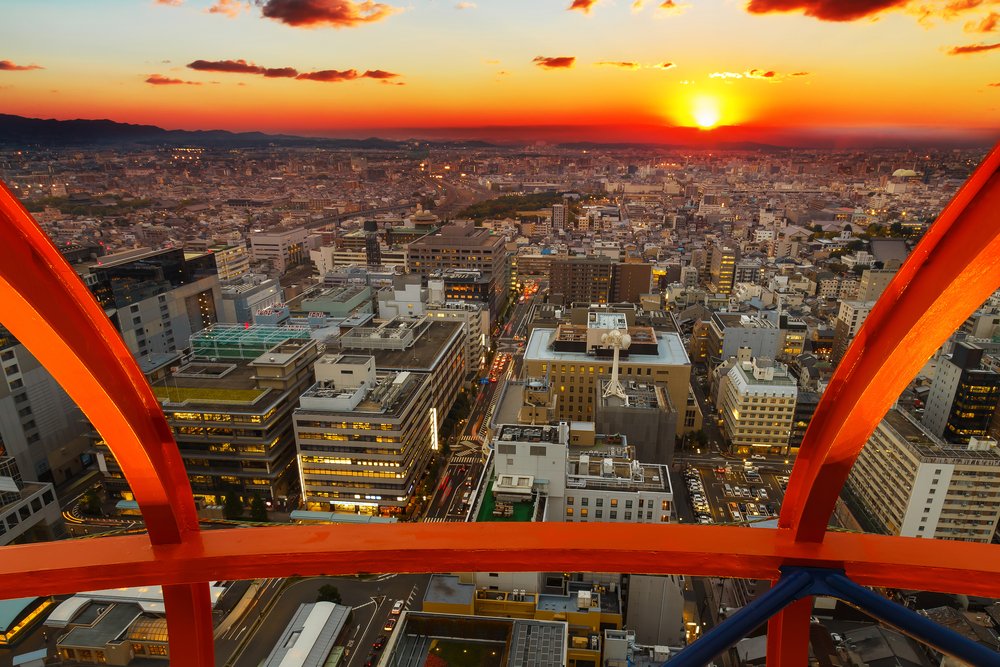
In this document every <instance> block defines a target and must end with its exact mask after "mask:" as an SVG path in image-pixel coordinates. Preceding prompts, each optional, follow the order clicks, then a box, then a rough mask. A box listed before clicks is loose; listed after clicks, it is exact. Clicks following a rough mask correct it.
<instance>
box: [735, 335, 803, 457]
mask: <svg viewBox="0 0 1000 667" xmlns="http://www.w3.org/2000/svg"><path fill="white" fill-rule="evenodd" d="M748 356H749V355H747V354H743V355H741V357H739V358H738V359H737V361H736V363H735V364H733V367H732V368H730V369H729V372H728V373H727V374H726V375H725V376H724V377H723V378H722V381H721V383H720V386H719V412H720V414H721V416H722V420H723V433H724V434H725V437H726V440H727V441H728V442H729V443H730V447H731V449H732V451H733V452H734V453H736V454H750V453H755V454H767V453H771V454H787V453H788V439H789V436H790V435H791V432H792V425H793V423H794V416H795V400H796V396H797V395H798V385H797V383H796V381H795V379H794V378H793V377H792V376H791V375H790V374H789V373H788V368H787V367H786V366H785V365H784V364H781V363H778V362H775V361H773V360H771V359H767V358H761V357H755V358H753V359H749V358H748Z"/></svg>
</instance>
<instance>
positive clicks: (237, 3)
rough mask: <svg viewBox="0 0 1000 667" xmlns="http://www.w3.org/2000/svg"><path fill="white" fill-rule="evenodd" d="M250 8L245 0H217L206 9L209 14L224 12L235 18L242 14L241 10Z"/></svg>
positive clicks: (223, 13)
mask: <svg viewBox="0 0 1000 667" xmlns="http://www.w3.org/2000/svg"><path fill="white" fill-rule="evenodd" d="M248 8H249V7H248V6H247V5H246V4H244V2H243V0H215V4H214V5H212V6H211V7H209V8H208V9H206V10H205V11H207V12H208V13H209V14H222V15H223V16H228V17H229V18H231V19H234V18H236V17H237V16H239V15H240V12H242V11H243V10H244V9H248Z"/></svg>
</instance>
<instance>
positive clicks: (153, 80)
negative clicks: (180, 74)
mask: <svg viewBox="0 0 1000 667" xmlns="http://www.w3.org/2000/svg"><path fill="white" fill-rule="evenodd" d="M146 83H149V84H152V85H154V86H181V85H187V86H200V85H201V83H200V82H198V81H184V80H182V79H171V78H170V77H169V76H163V75H162V74H150V75H149V76H148V77H146Z"/></svg>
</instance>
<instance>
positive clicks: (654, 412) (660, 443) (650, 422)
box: [594, 379, 678, 465]
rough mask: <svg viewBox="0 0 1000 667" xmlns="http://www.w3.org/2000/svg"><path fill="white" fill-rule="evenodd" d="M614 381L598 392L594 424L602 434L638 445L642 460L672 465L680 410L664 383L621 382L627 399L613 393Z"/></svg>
mask: <svg viewBox="0 0 1000 667" xmlns="http://www.w3.org/2000/svg"><path fill="white" fill-rule="evenodd" d="M609 384H610V380H604V379H602V380H601V381H600V382H599V383H597V387H596V389H595V392H596V393H595V398H594V401H595V404H596V406H597V409H596V410H595V416H594V422H595V426H596V428H597V431H598V432H599V433H621V434H622V435H624V436H625V437H626V438H628V441H629V442H631V443H633V444H634V446H635V456H636V458H637V459H639V460H640V461H649V462H651V463H666V464H668V465H669V464H671V463H673V460H674V443H675V439H676V435H677V433H678V430H677V419H678V414H677V410H676V409H674V406H673V405H672V404H671V403H670V394H669V393H667V387H666V386H665V385H662V384H653V383H646V382H642V381H641V379H640V380H628V381H627V382H623V383H621V385H620V386H621V389H622V390H623V393H624V397H622V396H620V395H618V394H616V393H613V392H612V393H609V392H608V386H609Z"/></svg>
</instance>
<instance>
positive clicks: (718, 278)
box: [706, 195, 739, 294]
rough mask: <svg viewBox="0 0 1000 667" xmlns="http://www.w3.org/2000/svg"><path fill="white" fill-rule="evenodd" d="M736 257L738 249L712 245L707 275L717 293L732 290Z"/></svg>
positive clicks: (726, 292) (727, 292) (737, 257)
mask: <svg viewBox="0 0 1000 667" xmlns="http://www.w3.org/2000/svg"><path fill="white" fill-rule="evenodd" d="M707 196H708V195H706V197H707ZM738 259H739V251H737V250H736V249H735V248H731V247H729V246H725V245H714V246H712V258H711V265H710V268H709V277H710V279H711V288H712V290H713V291H715V292H716V293H717V294H730V293H731V292H732V291H733V284H734V278H735V270H736V260H738Z"/></svg>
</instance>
